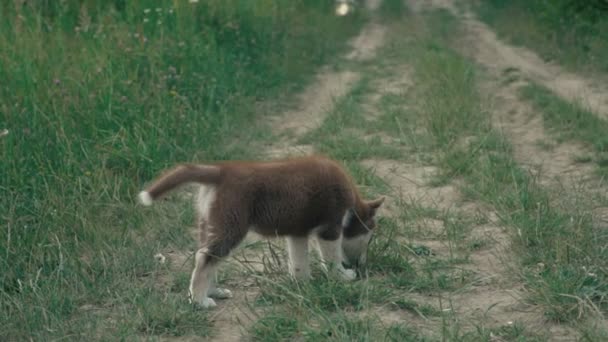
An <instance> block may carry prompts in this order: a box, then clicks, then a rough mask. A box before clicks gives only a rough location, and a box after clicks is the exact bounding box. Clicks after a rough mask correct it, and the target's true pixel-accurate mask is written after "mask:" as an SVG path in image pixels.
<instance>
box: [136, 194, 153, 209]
mask: <svg viewBox="0 0 608 342" xmlns="http://www.w3.org/2000/svg"><path fill="white" fill-rule="evenodd" d="M139 201H140V202H141V204H143V205H146V206H148V205H152V202H153V200H152V197H151V196H150V193H149V192H147V191H142V192H140V193H139Z"/></svg>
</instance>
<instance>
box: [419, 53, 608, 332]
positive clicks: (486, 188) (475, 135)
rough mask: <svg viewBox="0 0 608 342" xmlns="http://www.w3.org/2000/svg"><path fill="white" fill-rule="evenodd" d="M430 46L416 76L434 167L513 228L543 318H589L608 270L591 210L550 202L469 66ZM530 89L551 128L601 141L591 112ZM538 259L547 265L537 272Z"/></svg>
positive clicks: (600, 300)
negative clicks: (436, 150) (497, 126)
mask: <svg viewBox="0 0 608 342" xmlns="http://www.w3.org/2000/svg"><path fill="white" fill-rule="evenodd" d="M429 50H430V51H429V53H428V54H427V55H426V58H424V59H421V60H423V61H424V62H423V63H420V64H419V65H418V68H416V75H417V80H418V84H420V87H421V88H423V89H424V90H423V94H422V95H421V96H422V97H423V98H425V99H428V102H425V101H424V100H423V102H422V104H423V105H422V106H421V111H423V112H424V113H425V114H426V115H428V116H429V118H428V119H426V120H423V122H424V124H425V125H426V127H427V131H428V132H429V133H430V135H431V136H433V137H434V138H435V141H436V144H437V146H438V147H440V148H441V152H440V153H441V157H440V159H439V165H441V166H442V169H443V170H444V172H445V173H444V175H443V176H444V177H445V180H446V181H447V180H448V179H452V178H454V177H459V178H462V179H464V180H466V185H465V186H464V187H463V188H462V191H463V192H464V193H465V194H466V195H467V196H469V198H471V199H475V200H481V201H484V202H487V203H489V204H491V205H492V206H493V207H494V208H496V210H497V211H498V214H499V216H500V218H501V220H502V221H503V222H504V223H505V224H506V225H508V226H509V227H511V228H512V230H511V235H512V237H513V247H514V248H516V250H517V254H518V255H519V260H520V262H521V267H522V269H521V271H520V274H519V276H520V277H521V278H522V279H523V280H524V281H525V284H526V287H527V288H528V291H529V292H530V298H529V300H531V301H533V302H534V303H537V304H541V305H543V307H544V308H545V315H546V316H547V318H549V319H551V320H554V321H561V322H572V321H577V320H578V319H580V318H581V317H584V316H585V315H590V316H593V315H594V314H596V310H600V311H601V312H605V310H606V309H608V307H607V306H606V304H607V303H606V301H605V299H604V296H605V294H606V290H607V288H606V286H605V284H606V280H605V277H606V274H605V273H604V272H603V271H601V270H604V269H605V260H606V254H605V249H604V248H603V246H605V245H606V243H607V241H606V237H605V235H604V234H602V233H601V228H600V227H597V226H595V225H594V223H593V222H592V220H591V211H590V210H591V209H590V208H586V207H584V206H581V205H572V206H569V207H564V206H562V205H559V204H558V203H555V202H554V201H552V200H551V198H550V196H549V192H548V190H549V189H546V188H544V187H543V186H541V185H539V184H538V182H537V179H536V178H534V177H532V176H531V175H530V174H528V173H527V172H526V171H525V170H524V169H522V168H521V167H520V166H519V165H518V164H517V162H516V161H515V160H514V158H513V154H512V147H511V146H510V144H509V142H508V140H507V139H506V137H504V136H502V135H501V134H500V133H499V132H497V131H495V130H494V129H493V128H492V127H491V124H490V121H489V120H490V119H491V117H490V115H489V114H488V113H486V112H485V111H484V109H483V107H482V102H481V99H480V97H479V95H478V93H477V90H476V88H477V86H476V84H475V80H476V77H475V75H474V73H473V71H474V68H473V67H472V66H471V65H470V64H469V63H468V62H467V61H465V60H464V59H463V58H462V57H460V56H457V55H455V54H454V53H452V52H450V51H445V50H442V49H437V48H436V47H434V46H431V47H430V48H429ZM437 80H441V82H439V81H437ZM456 86H458V87H456ZM531 92H532V94H533V95H534V99H535V101H536V102H537V104H538V105H539V106H542V107H544V108H546V109H547V112H548V113H546V114H545V115H547V116H551V119H550V120H551V122H552V124H553V125H555V126H556V128H559V129H560V130H564V129H565V127H566V126H568V127H569V128H573V131H574V132H575V133H572V134H574V135H576V136H578V137H580V136H587V138H586V139H589V140H588V141H589V142H591V141H593V143H594V144H597V145H596V146H601V144H602V142H601V141H602V138H600V134H599V132H600V131H601V128H600V127H602V126H601V125H603V123H597V124H598V125H600V126H599V127H597V131H595V127H594V128H592V127H593V123H595V122H596V121H593V120H594V119H592V118H591V115H590V114H589V113H586V112H584V111H580V110H579V111H571V110H570V111H567V110H564V108H567V107H568V106H567V105H566V104H565V102H562V103H554V104H552V105H551V106H558V108H555V107H550V108H548V107H549V105H550V104H549V103H548V102H546V99H545V101H544V102H541V101H542V100H543V97H541V95H542V93H540V91H539V88H538V87H536V88H528V89H527V93H528V94H531ZM439 94H441V96H439ZM456 95H459V96H458V97H456ZM530 96H532V95H530ZM542 96H546V95H542ZM452 101H458V102H457V103H456V104H454V103H452ZM454 108H458V110H453V109H454ZM570 108H572V107H570ZM446 113H449V116H448V115H447V114H446ZM549 113H550V114H549ZM587 114H589V115H587ZM589 135H590V136H589ZM462 138H467V139H465V140H464V141H462V140H459V139H462ZM539 264H542V265H551V266H550V267H545V268H543V269H542V271H541V272H535V271H534V270H535V269H536V266H537V265H539ZM590 268H591V269H593V271H589V269H590Z"/></svg>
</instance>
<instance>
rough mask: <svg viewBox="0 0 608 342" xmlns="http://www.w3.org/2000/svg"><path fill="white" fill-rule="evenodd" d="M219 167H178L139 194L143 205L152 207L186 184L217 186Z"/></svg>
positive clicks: (190, 165)
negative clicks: (159, 199) (161, 198)
mask: <svg viewBox="0 0 608 342" xmlns="http://www.w3.org/2000/svg"><path fill="white" fill-rule="evenodd" d="M219 179H220V167H219V166H214V165H192V164H183V165H179V166H177V167H175V168H173V169H171V170H169V171H167V172H166V173H165V174H163V175H162V176H160V177H159V178H158V179H156V180H155V181H154V182H153V183H152V184H151V185H150V186H148V188H147V189H145V190H144V191H142V192H140V193H139V201H140V202H141V204H143V205H146V206H147V205H152V202H154V201H155V200H156V199H158V198H159V197H161V196H162V195H164V194H165V193H167V192H169V191H171V190H173V189H175V188H177V187H179V186H181V185H183V184H186V183H201V184H217V183H218V182H219Z"/></svg>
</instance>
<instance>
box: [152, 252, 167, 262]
mask: <svg viewBox="0 0 608 342" xmlns="http://www.w3.org/2000/svg"><path fill="white" fill-rule="evenodd" d="M154 259H155V260H156V261H158V263H160V264H164V263H165V261H166V260H167V258H165V256H164V255H162V254H161V253H156V255H154Z"/></svg>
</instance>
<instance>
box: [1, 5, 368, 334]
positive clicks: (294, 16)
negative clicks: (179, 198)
mask: <svg viewBox="0 0 608 342" xmlns="http://www.w3.org/2000/svg"><path fill="white" fill-rule="evenodd" d="M332 5H333V4H332V3H330V2H327V1H321V0H318V1H317V0H315V1H308V0H307V1H287V0H285V1H244V0H212V1H200V2H198V3H190V2H188V1H150V0H149V1H139V2H128V1H120V0H118V1H112V2H97V1H76V0H66V1H57V2H52V1H48V2H27V3H26V2H23V1H13V2H8V1H7V2H3V3H2V4H1V5H0V12H1V15H0V16H1V17H2V20H1V21H0V78H1V79H2V85H0V113H1V115H0V129H3V128H7V129H8V130H9V134H8V135H6V136H3V137H0V158H1V160H2V162H0V192H1V196H0V217H1V222H2V229H1V230H0V265H1V266H0V267H1V268H2V275H1V279H2V282H1V286H0V307H1V310H0V336H1V339H2V340H14V339H24V338H34V339H47V338H59V337H68V336H73V337H76V336H97V337H103V336H105V337H108V336H123V337H124V336H130V335H132V334H143V335H154V334H159V333H167V332H169V333H171V334H177V335H179V334H186V333H198V334H202V333H203V332H202V331H201V329H202V330H205V329H209V325H208V324H204V317H203V316H204V314H203V313H193V312H192V310H191V309H190V308H188V307H184V306H183V304H182V301H180V300H179V299H178V298H180V297H179V296H181V293H172V292H180V291H183V290H184V289H183V288H181V287H179V288H178V289H177V290H174V291H169V292H166V291H160V290H159V289H152V290H150V288H151V287H153V286H152V284H155V283H157V281H156V280H158V279H156V278H155V277H157V276H159V274H161V273H162V272H163V269H162V268H159V266H158V265H156V264H155V262H154V260H153V258H152V256H153V255H154V253H155V252H156V251H158V250H159V249H161V248H163V247H166V246H167V245H171V244H178V245H180V246H182V247H184V246H188V245H189V243H190V242H189V240H187V239H185V238H184V237H187V233H186V232H187V227H182V225H183V224H184V223H186V224H188V225H189V224H190V221H189V219H190V218H191V214H190V212H189V211H188V210H186V211H183V210H179V209H177V208H170V209H167V210H168V213H165V214H166V215H168V216H169V217H168V218H167V219H165V218H162V217H161V216H158V217H156V216H155V214H151V213H149V212H148V213H143V212H142V211H141V210H140V209H136V208H135V206H134V204H133V194H134V193H135V192H136V191H137V190H138V189H139V187H140V186H141V185H142V183H143V182H145V181H147V180H149V179H150V178H151V177H152V176H153V175H154V174H155V173H156V172H158V170H159V169H161V168H163V167H166V166H167V165H168V164H171V163H174V162H177V161H186V160H193V159H194V160H196V159H204V160H214V159H231V158H241V157H247V156H249V157H251V154H252V153H253V151H251V150H250V149H248V148H247V142H248V141H250V140H251V139H253V137H259V136H260V135H261V134H263V133H264V131H263V127H262V126H261V125H259V124H255V119H256V118H259V117H260V113H259V109H258V107H259V106H257V104H258V103H260V102H273V101H274V102H276V101H275V99H276V98H280V97H282V96H284V95H285V94H288V93H289V91H290V89H294V88H297V87H299V86H301V84H302V83H303V82H304V81H306V79H307V78H309V76H310V75H311V73H312V72H313V70H314V68H315V67H316V66H318V65H319V64H321V63H325V62H328V61H329V60H331V58H332V56H335V55H336V54H337V53H338V52H339V51H341V50H342V49H343V48H344V46H345V44H344V42H345V40H346V39H347V38H348V37H349V36H351V35H352V34H354V33H355V32H357V30H358V29H359V27H360V24H361V22H362V21H363V20H362V17H361V16H360V15H359V16H349V17H346V18H339V19H338V18H336V17H334V16H333V8H332ZM234 141H236V142H238V143H234ZM230 142H232V143H230ZM164 271H166V269H165V270H164ZM178 285H179V284H178ZM182 287H183V286H182ZM172 295H174V297H172ZM151 301H154V302H155V306H154V307H156V308H157V309H158V310H161V312H150V311H149V309H147V307H149V306H150V302H151ZM159 303H161V304H159ZM162 310H164V311H162ZM164 314H167V315H164ZM167 317H169V318H167ZM193 319H194V320H200V321H201V322H203V323H201V324H202V325H201V326H200V327H198V328H196V329H194V328H192V327H191V326H190V324H191V323H188V322H189V321H190V320H193ZM159 320H160V321H159ZM158 326H161V327H163V328H162V329H160V330H159V329H158ZM192 329H194V330H192ZM72 334H73V335H72Z"/></svg>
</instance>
